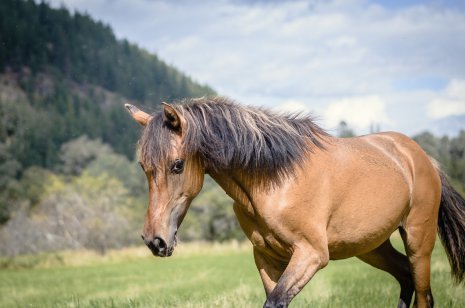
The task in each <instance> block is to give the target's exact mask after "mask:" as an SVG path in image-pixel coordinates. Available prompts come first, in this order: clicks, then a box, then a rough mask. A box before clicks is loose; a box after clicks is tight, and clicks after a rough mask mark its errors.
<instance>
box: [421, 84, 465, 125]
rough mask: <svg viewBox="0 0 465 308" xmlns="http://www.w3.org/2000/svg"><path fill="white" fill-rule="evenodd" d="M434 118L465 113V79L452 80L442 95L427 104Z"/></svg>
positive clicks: (429, 112)
mask: <svg viewBox="0 0 465 308" xmlns="http://www.w3.org/2000/svg"><path fill="white" fill-rule="evenodd" d="M427 113H428V116H429V117H431V118H433V119H439V118H445V117H447V116H451V115H457V114H465V80H452V81H451V82H450V83H449V85H448V86H447V88H446V89H445V90H444V91H443V93H441V95H440V96H439V97H438V98H436V99H434V100H433V101H432V102H431V103H429V104H428V106H427Z"/></svg>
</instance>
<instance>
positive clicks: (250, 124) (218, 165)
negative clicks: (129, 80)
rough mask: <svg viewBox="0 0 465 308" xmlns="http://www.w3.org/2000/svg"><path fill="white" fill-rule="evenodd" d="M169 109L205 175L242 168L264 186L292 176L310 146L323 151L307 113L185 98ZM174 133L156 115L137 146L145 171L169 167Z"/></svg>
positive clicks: (186, 150)
mask: <svg viewBox="0 0 465 308" xmlns="http://www.w3.org/2000/svg"><path fill="white" fill-rule="evenodd" d="M173 107H174V108H175V109H176V110H177V111H178V112H179V113H180V114H181V115H182V116H183V117H184V118H185V120H186V122H187V123H186V124H187V125H186V129H184V130H183V139H184V141H183V147H184V153H185V155H193V154H198V155H199V157H200V159H201V160H202V162H203V164H204V165H205V167H206V169H207V171H213V172H218V171H221V170H236V169H241V170H244V171H246V172H247V173H248V175H250V176H252V177H254V178H255V179H256V180H258V181H259V182H262V183H265V184H278V183H280V182H281V180H282V179H283V178H286V177H288V176H290V175H292V174H293V172H294V171H295V167H296V165H297V164H299V163H301V162H302V161H303V160H304V159H305V157H306V155H308V153H309V152H311V151H312V150H313V148H314V147H318V148H323V144H322V143H321V142H320V139H319V138H318V137H322V136H326V135H327V133H326V132H325V131H324V130H323V129H321V128H320V127H319V126H318V125H317V124H315V123H314V121H313V118H312V117H311V116H309V115H308V114H303V113H294V114H279V113H275V112H272V111H270V110H267V109H263V108H259V107H252V106H243V105H239V104H237V103H235V102H233V101H231V100H229V99H227V98H223V97H213V98H211V97H210V98H205V97H203V98H197V99H185V100H182V101H180V102H179V103H177V104H175V105H173ZM172 133H173V132H172V130H171V128H170V127H169V126H168V125H167V124H166V123H165V121H164V120H163V112H162V111H158V112H156V113H154V114H153V118H152V120H151V121H150V122H149V123H148V124H147V126H146V128H145V130H144V132H143V134H142V137H141V139H140V141H139V147H140V159H141V162H142V163H143V164H144V165H145V166H148V167H149V168H152V169H155V168H156V166H160V165H161V164H167V163H168V159H170V158H169V153H170V151H171V147H172V144H171V137H172ZM171 159H174V158H171Z"/></svg>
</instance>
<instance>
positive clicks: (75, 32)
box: [0, 0, 214, 222]
mask: <svg viewBox="0 0 465 308" xmlns="http://www.w3.org/2000/svg"><path fill="white" fill-rule="evenodd" d="M213 93H214V92H213V90H212V89H211V88H209V87H208V86H202V85H199V84H198V83H196V82H194V81H193V80H192V79H190V78H189V77H186V76H185V75H183V74H182V73H180V72H179V71H177V70H176V69H175V68H173V67H171V66H169V65H167V64H166V63H164V62H163V61H162V60H160V59H158V57H157V56H156V55H153V54H150V53H148V52H147V51H145V50H143V49H141V48H139V47H137V46H136V45H134V44H131V43H129V42H128V41H126V40H118V39H116V37H115V35H114V34H113V31H112V30H111V28H110V27H109V26H107V25H104V24H102V23H100V22H96V21H94V20H92V19H91V18H90V17H89V16H88V15H86V14H82V13H79V12H77V13H74V14H71V13H70V12H69V11H68V10H67V9H66V8H60V9H52V8H51V7H49V6H48V5H47V4H46V3H44V2H41V3H40V4H39V3H36V2H34V1H30V0H29V1H23V0H2V1H0V184H1V187H2V189H1V191H0V222H5V221H6V220H7V219H8V217H9V215H8V209H7V208H8V207H9V206H8V204H11V203H12V200H16V199H18V198H21V196H23V194H21V193H20V192H19V191H18V188H17V181H18V180H19V179H21V178H22V176H23V174H24V173H25V171H26V170H27V169H28V168H29V167H32V166H39V167H41V168H45V169H48V170H54V171H57V170H56V169H57V168H58V166H59V165H60V163H61V162H62V159H61V158H60V156H59V152H60V148H61V147H62V145H63V144H65V143H66V142H68V141H70V140H72V139H75V138H78V137H79V136H82V135H85V136H87V137H88V138H90V139H97V140H100V141H101V142H103V143H104V144H107V145H109V146H110V148H111V149H112V151H114V152H115V154H122V155H124V156H126V158H128V159H130V160H131V159H132V158H133V156H134V151H135V142H136V140H137V138H138V134H139V127H138V126H137V125H136V124H135V123H134V122H133V121H131V120H130V119H129V118H128V116H127V114H126V111H125V110H124V108H122V106H123V103H124V102H126V101H130V102H132V103H134V104H136V105H139V106H143V107H145V109H146V110H148V111H153V110H154V108H157V106H158V105H159V104H160V102H161V101H172V100H175V99H177V98H183V97H192V96H202V95H208V94H213Z"/></svg>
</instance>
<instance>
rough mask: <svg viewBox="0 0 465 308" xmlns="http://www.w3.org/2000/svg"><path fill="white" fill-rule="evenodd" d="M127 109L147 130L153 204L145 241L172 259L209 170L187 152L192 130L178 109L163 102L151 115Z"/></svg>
mask: <svg viewBox="0 0 465 308" xmlns="http://www.w3.org/2000/svg"><path fill="white" fill-rule="evenodd" d="M125 106H126V108H127V109H128V110H129V112H130V114H131V115H132V117H133V118H134V120H136V121H137V122H138V123H139V124H141V125H142V126H144V127H145V129H144V132H143V135H142V138H141V140H140V143H139V147H140V149H139V150H140V154H139V158H140V159H139V160H140V165H141V167H142V169H143V170H144V172H145V175H146V176H147V181H148V184H149V185H148V186H149V205H148V209H147V216H146V220H145V225H144V230H143V234H142V239H143V240H144V241H145V244H146V245H147V246H148V247H149V248H150V250H151V251H152V253H153V254H154V255H157V256H160V257H167V256H171V254H172V253H173V250H174V247H175V245H176V241H177V231H178V227H179V225H180V224H181V222H182V220H183V218H184V216H185V214H186V212H187V209H188V207H189V205H190V203H191V201H192V199H193V198H194V197H195V196H197V194H198V193H199V192H200V190H201V188H202V184H203V178H204V173H205V170H204V167H203V165H202V163H201V161H200V159H199V157H198V155H197V154H192V153H187V151H185V149H184V146H183V144H184V137H185V132H186V130H187V129H188V128H187V127H186V121H185V119H184V117H183V115H182V114H181V112H179V111H178V110H176V108H175V107H173V106H171V105H168V104H165V103H163V112H160V113H158V114H154V115H153V116H151V115H149V114H147V113H145V112H143V111H141V110H139V109H138V108H136V107H134V106H132V105H129V104H126V105H125Z"/></svg>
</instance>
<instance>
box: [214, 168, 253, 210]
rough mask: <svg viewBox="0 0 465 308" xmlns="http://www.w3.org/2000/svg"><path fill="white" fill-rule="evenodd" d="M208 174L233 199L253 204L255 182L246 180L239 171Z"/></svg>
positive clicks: (240, 202) (243, 203)
mask: <svg viewBox="0 0 465 308" xmlns="http://www.w3.org/2000/svg"><path fill="white" fill-rule="evenodd" d="M210 176H211V177H212V178H213V180H215V182H217V183H218V185H220V186H221V188H223V190H224V191H225V192H226V194H228V196H230V197H231V198H232V199H233V200H234V201H236V202H237V203H239V204H242V205H250V206H253V203H254V196H253V195H254V193H253V192H254V190H255V186H256V185H255V184H254V183H252V182H251V181H250V180H247V177H245V176H244V175H243V174H242V173H241V172H231V173H230V172H219V173H210Z"/></svg>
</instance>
